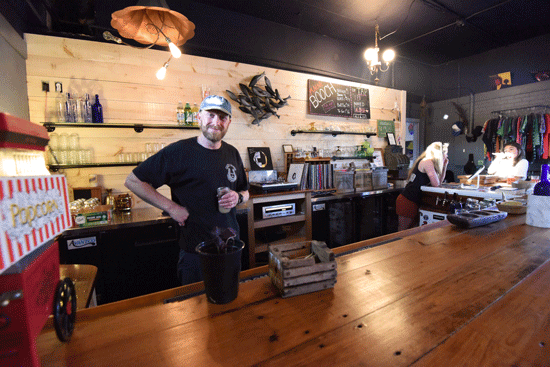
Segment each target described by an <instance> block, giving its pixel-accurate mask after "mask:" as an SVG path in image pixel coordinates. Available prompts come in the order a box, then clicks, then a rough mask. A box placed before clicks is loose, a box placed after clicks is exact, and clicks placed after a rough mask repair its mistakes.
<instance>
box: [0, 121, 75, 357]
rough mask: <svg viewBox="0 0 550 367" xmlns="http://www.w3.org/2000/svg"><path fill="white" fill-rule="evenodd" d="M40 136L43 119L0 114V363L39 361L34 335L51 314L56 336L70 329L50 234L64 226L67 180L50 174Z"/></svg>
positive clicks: (69, 296) (70, 313) (67, 221)
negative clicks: (40, 123)
mask: <svg viewBox="0 0 550 367" xmlns="http://www.w3.org/2000/svg"><path fill="white" fill-rule="evenodd" d="M47 143H48V134H47V132H46V129H45V128H44V127H43V126H40V125H36V124H33V123H31V122H29V121H26V120H23V119H20V118H17V117H14V116H11V115H7V114H4V113H0V229H1V231H0V366H40V361H39V358H38V355H37V351H36V338H37V337H38V335H39V334H40V331H41V330H42V328H43V327H44V325H45V323H46V321H47V319H48V317H49V316H50V315H51V314H53V315H54V325H55V329H56V332H57V336H58V337H59V339H60V340H62V341H67V340H68V339H69V338H70V336H71V335H72V332H73V329H74V322H75V317H76V295H75V288H74V285H73V283H72V281H71V280H70V279H69V278H66V279H65V280H62V281H60V280H59V251H58V244H57V242H56V241H55V238H56V236H57V235H58V234H60V233H61V232H63V231H64V230H65V229H66V228H68V227H70V225H71V215H70V211H69V198H68V189H67V182H66V178H65V176H62V175H50V174H49V172H48V170H47V168H46V163H45V160H44V150H45V146H46V145H47Z"/></svg>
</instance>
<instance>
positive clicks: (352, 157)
mask: <svg viewBox="0 0 550 367" xmlns="http://www.w3.org/2000/svg"><path fill="white" fill-rule="evenodd" d="M372 158H373V156H372V155H369V156H368V157H355V156H351V157H342V156H333V157H331V158H330V159H331V160H333V161H337V160H344V159H368V160H369V161H372Z"/></svg>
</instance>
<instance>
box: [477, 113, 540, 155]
mask: <svg viewBox="0 0 550 367" xmlns="http://www.w3.org/2000/svg"><path fill="white" fill-rule="evenodd" d="M541 107H543V108H547V109H550V107H544V106H541ZM482 131H483V137H482V140H483V143H484V144H485V147H486V150H487V158H488V159H489V161H491V160H492V159H493V153H495V152H500V151H502V148H503V146H504V145H505V144H506V143H509V142H511V141H513V142H516V143H518V144H519V145H520V146H521V148H522V149H523V151H524V152H525V158H526V159H527V160H528V161H529V162H530V163H532V162H533V161H536V160H540V159H548V158H549V157H550V113H540V112H537V113H529V114H524V115H520V116H506V117H503V116H501V117H499V118H492V119H489V120H487V121H485V124H484V125H483V130H482Z"/></svg>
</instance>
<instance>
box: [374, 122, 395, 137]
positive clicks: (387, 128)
mask: <svg viewBox="0 0 550 367" xmlns="http://www.w3.org/2000/svg"><path fill="white" fill-rule="evenodd" d="M387 133H394V134H395V123H394V122H393V121H386V120H378V137H379V138H385V137H386V134H387Z"/></svg>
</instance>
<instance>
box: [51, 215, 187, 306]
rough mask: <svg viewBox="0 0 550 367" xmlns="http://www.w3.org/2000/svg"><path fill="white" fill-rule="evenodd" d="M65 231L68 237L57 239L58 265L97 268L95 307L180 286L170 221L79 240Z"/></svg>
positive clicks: (94, 235)
mask: <svg viewBox="0 0 550 367" xmlns="http://www.w3.org/2000/svg"><path fill="white" fill-rule="evenodd" d="M68 232H69V235H68V236H66V235H63V236H62V237H61V238H60V262H61V263H63V264H92V265H95V266H97V267H98V273H97V277H96V296H97V302H98V304H105V303H109V302H115V301H120V300H123V299H127V298H131V297H137V296H141V295H144V294H149V293H153V292H158V291H161V290H165V289H169V288H174V287H177V286H179V285H180V284H179V281H178V279H177V275H176V268H177V262H178V257H179V246H178V242H177V239H178V236H177V226H176V225H175V224H174V223H172V222H168V223H156V224H147V225H141V226H134V227H130V228H118V229H113V230H103V231H99V232H96V233H93V235H90V234H87V235H85V236H78V237H76V236H72V237H71V236H70V231H68ZM86 238H87V239H88V240H86ZM75 241H76V243H77V246H74V244H75ZM86 242H87V243H88V246H86V245H85V243H86Z"/></svg>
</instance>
